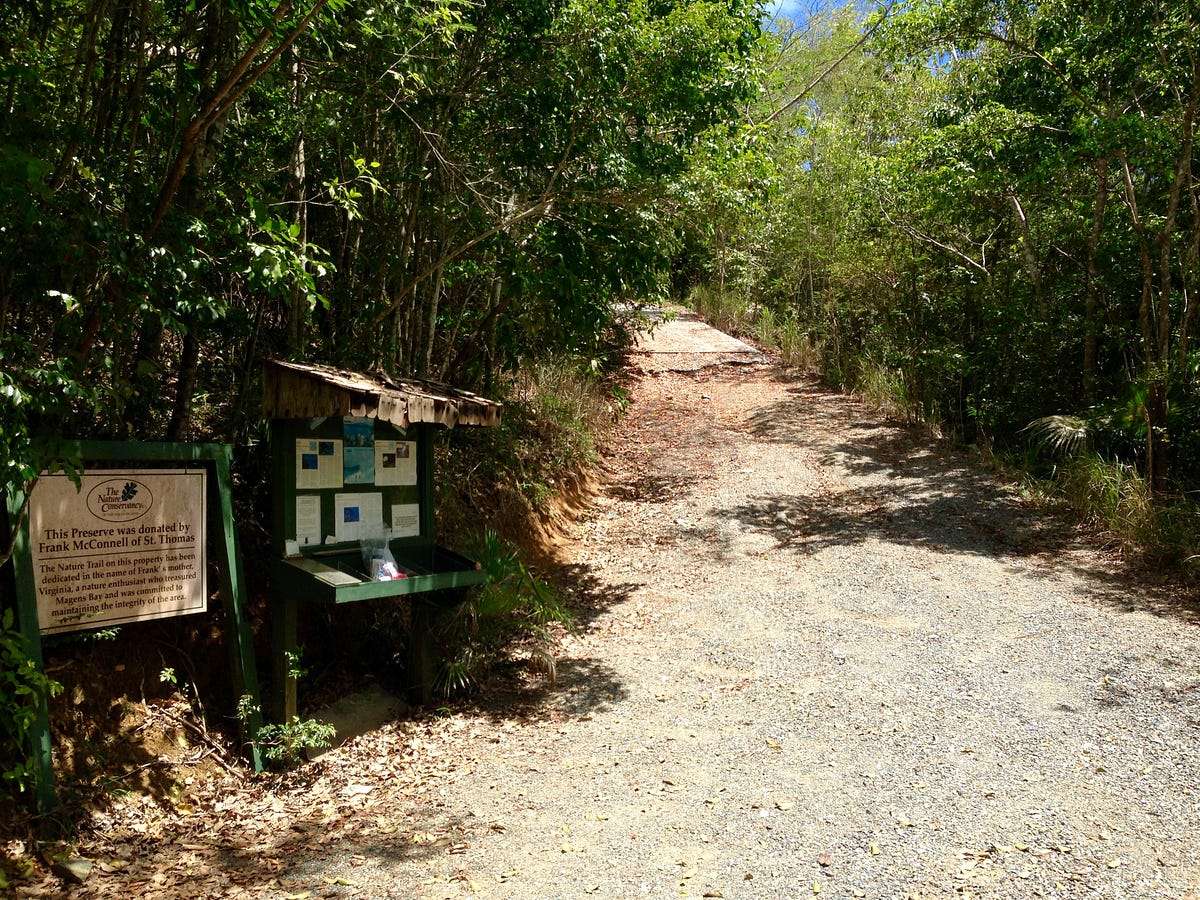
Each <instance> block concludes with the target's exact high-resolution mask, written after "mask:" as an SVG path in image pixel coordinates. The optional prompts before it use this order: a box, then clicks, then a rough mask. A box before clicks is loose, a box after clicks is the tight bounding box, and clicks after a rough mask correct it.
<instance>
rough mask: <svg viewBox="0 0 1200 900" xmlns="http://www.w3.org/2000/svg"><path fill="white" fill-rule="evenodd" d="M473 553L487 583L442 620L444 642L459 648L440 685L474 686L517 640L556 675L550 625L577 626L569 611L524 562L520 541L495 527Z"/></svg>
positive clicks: (444, 688)
mask: <svg viewBox="0 0 1200 900" xmlns="http://www.w3.org/2000/svg"><path fill="white" fill-rule="evenodd" d="M473 555H474V557H475V559H477V560H478V561H479V564H480V565H481V566H482V567H483V571H484V572H485V573H486V574H487V582H486V583H485V584H484V585H483V586H482V587H480V588H478V589H477V590H476V591H474V592H473V593H472V594H470V595H469V596H468V598H467V600H466V601H465V602H463V603H461V604H459V605H458V606H457V607H456V608H455V609H454V611H453V612H452V613H451V615H450V617H449V618H448V619H447V620H446V622H445V623H444V625H443V628H442V639H443V642H444V643H446V644H448V645H449V646H451V647H453V648H454V650H453V653H452V654H451V656H450V658H449V659H447V660H446V661H445V662H444V663H443V664H442V667H441V670H440V672H439V673H438V684H437V686H438V689H439V690H440V691H441V692H442V693H443V694H445V695H449V694H452V693H454V692H455V691H459V690H464V689H466V688H469V687H470V686H471V685H473V684H475V683H477V682H478V680H479V677H480V675H481V674H482V672H483V671H484V670H486V668H487V667H488V666H489V665H490V664H491V663H493V662H494V661H495V660H496V658H497V657H498V656H499V655H500V654H501V652H502V651H503V650H504V649H505V648H506V647H508V646H509V645H511V644H514V643H518V642H520V643H523V645H524V647H525V649H527V650H528V651H529V653H530V656H531V658H535V659H538V660H541V661H543V666H542V667H543V668H544V669H545V670H546V671H547V672H549V673H550V674H551V675H553V671H554V669H553V666H552V665H545V664H544V661H545V660H550V661H551V662H552V661H553V656H552V654H551V650H552V649H553V647H554V645H555V643H556V639H555V636H554V633H553V632H552V630H551V627H550V626H551V625H552V624H554V623H557V624H559V625H562V626H564V627H566V628H568V629H570V628H572V627H573V620H572V618H571V614H570V612H569V611H568V610H567V608H566V607H565V606H564V605H563V604H562V602H561V601H560V600H559V599H558V597H557V596H556V595H555V593H554V590H553V589H552V588H551V587H550V585H548V584H546V583H545V582H544V581H542V580H541V579H539V578H538V577H537V576H535V575H534V574H533V573H532V572H531V571H530V570H529V568H528V567H527V566H526V565H525V564H524V563H523V562H522V561H521V553H520V550H519V549H518V548H517V546H516V545H515V544H513V543H512V542H511V541H507V540H505V539H504V538H502V537H500V536H499V535H498V534H497V533H496V532H495V531H494V530H492V529H491V528H488V529H486V530H485V531H484V532H483V534H482V535H481V536H480V538H479V540H478V544H477V546H476V547H475V548H474V550H473Z"/></svg>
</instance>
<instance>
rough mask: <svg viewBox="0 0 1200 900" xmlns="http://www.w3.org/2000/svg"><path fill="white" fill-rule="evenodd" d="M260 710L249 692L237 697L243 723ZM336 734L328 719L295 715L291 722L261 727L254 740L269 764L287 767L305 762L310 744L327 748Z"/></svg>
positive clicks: (247, 722) (247, 721)
mask: <svg viewBox="0 0 1200 900" xmlns="http://www.w3.org/2000/svg"><path fill="white" fill-rule="evenodd" d="M261 711H262V710H261V709H260V708H259V706H258V705H257V704H256V703H255V702H254V700H253V698H251V696H250V695H249V694H243V695H242V696H241V698H240V699H239V700H238V703H237V714H238V718H240V719H241V720H242V722H243V723H244V724H247V725H248V724H249V723H250V720H251V719H252V718H254V717H255V716H257V715H259V714H260V713H261ZM336 734H337V729H336V728H334V727H333V726H332V725H330V724H329V723H328V722H322V721H320V720H319V719H301V718H300V717H299V716H292V720H291V721H290V722H284V723H282V724H268V725H263V726H262V727H260V728H259V729H258V733H257V734H256V735H255V737H254V742H255V743H256V744H258V747H259V750H260V751H261V752H262V755H263V759H265V760H266V761H267V762H268V763H271V764H272V765H274V766H276V767H279V768H288V767H291V766H294V765H298V764H299V763H300V762H302V761H303V758H304V751H305V750H307V749H308V748H309V747H314V748H320V747H328V746H329V745H330V744H331V743H332V742H333V738H334V736H335V735H336Z"/></svg>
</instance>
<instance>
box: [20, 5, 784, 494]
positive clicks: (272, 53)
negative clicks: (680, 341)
mask: <svg viewBox="0 0 1200 900" xmlns="http://www.w3.org/2000/svg"><path fill="white" fill-rule="evenodd" d="M760 31H761V25H760V14H759V10H758V9H757V7H756V6H755V5H754V4H752V3H749V2H743V0H720V2H713V0H679V2H672V0H634V2H627V0H599V2H597V0H489V2H471V0H418V2H411V3H409V2H401V3H387V4H375V5H370V4H366V3H360V2H353V0H299V2H294V0H278V2H262V0H210V2H204V0H49V2H37V0H18V2H14V3H5V4H4V5H3V7H2V9H0V97H3V103H4V115H3V116H2V117H0V209H3V210H4V212H3V216H4V219H3V224H2V226H0V358H2V359H3V361H4V364H3V367H0V394H2V395H3V396H4V402H3V405H2V406H0V453H2V454H3V459H4V462H5V481H6V483H8V484H10V485H19V484H21V483H23V482H27V481H28V479H30V478H31V477H33V476H34V475H35V474H36V472H37V471H38V470H39V468H40V467H41V466H42V465H43V463H44V462H45V459H44V458H43V457H42V455H41V454H42V453H43V451H42V450H40V449H39V444H38V438H39V436H43V435H51V436H52V435H57V434H66V435H68V436H72V437H92V438H97V437H112V438H134V439H151V438H152V439H168V440H179V439H186V438H196V437H203V438H219V439H224V440H232V441H234V442H237V441H239V440H242V439H244V438H246V437H247V435H248V434H249V433H250V432H251V431H252V430H253V429H254V428H255V427H256V425H255V423H256V420H257V416H258V413H257V402H256V400H255V396H256V395H255V390H256V378H257V372H258V360H259V359H260V358H261V357H262V356H264V355H278V356H285V357H291V358H301V359H307V360H312V361H318V362H331V363H336V364H338V365H342V366H346V367H350V368H355V367H361V368H370V367H375V366H380V367H383V368H386V369H389V370H392V371H396V372H398V373H401V374H407V375H415V376H425V377H432V378H436V379H442V380H448V381H452V382H456V383H458V384H460V385H462V386H465V387H477V386H481V385H487V384H488V383H489V382H490V381H491V380H492V379H494V377H495V376H496V374H497V373H500V372H503V371H506V370H508V369H511V368H512V367H514V366H515V365H517V364H519V363H520V361H521V360H522V359H529V358H534V359H536V358H539V357H544V356H549V355H551V354H554V353H564V354H576V355H581V356H584V357H586V356H587V355H589V354H593V355H595V354H600V353H602V352H603V350H604V347H605V346H606V341H607V339H608V338H609V337H610V333H611V330H612V329H613V327H614V325H615V323H616V313H617V310H618V307H619V305H621V304H626V303H635V304H636V303H637V302H639V301H641V300H643V299H645V298H647V297H653V296H655V294H656V292H658V291H659V290H660V286H661V285H662V284H664V283H665V282H664V280H663V276H664V274H665V273H667V272H668V271H669V267H670V259H671V249H672V245H673V237H672V234H673V232H672V229H671V223H670V221H669V210H668V208H667V207H666V206H664V204H663V203H662V202H660V201H661V199H662V197H663V196H664V195H665V194H667V193H668V192H669V187H668V185H669V184H670V183H671V182H672V180H674V179H676V178H678V176H679V175H680V173H681V172H682V171H683V170H684V168H685V166H686V165H687V163H688V157H689V153H690V151H691V150H692V148H693V146H694V144H695V142H696V141H697V139H698V138H699V137H700V136H701V135H703V134H707V133H710V132H711V131H713V130H714V129H717V130H720V129H721V128H722V127H724V126H723V124H722V123H725V122H728V121H730V120H733V119H735V118H736V113H737V111H738V110H739V109H740V108H742V107H743V106H744V105H745V104H746V103H747V102H748V100H749V97H750V94H751V92H752V90H753V84H754V81H753V78H751V77H750V71H751V69H750V61H751V53H752V51H753V50H754V48H755V46H756V42H757V40H758V39H759V36H760Z"/></svg>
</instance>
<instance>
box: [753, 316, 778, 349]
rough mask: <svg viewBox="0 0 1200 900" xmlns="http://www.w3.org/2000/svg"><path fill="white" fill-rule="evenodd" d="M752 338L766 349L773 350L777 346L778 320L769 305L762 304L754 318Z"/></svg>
mask: <svg viewBox="0 0 1200 900" xmlns="http://www.w3.org/2000/svg"><path fill="white" fill-rule="evenodd" d="M754 339H755V340H756V341H758V343H759V345H760V346H762V347H766V348H767V349H768V350H774V349H775V348H776V347H777V346H778V344H779V334H778V321H777V317H776V315H775V311H774V310H773V309H771V308H770V307H767V306H764V307H762V308H760V309H759V311H758V316H757V317H756V318H755V320H754Z"/></svg>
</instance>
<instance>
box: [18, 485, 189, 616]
mask: <svg viewBox="0 0 1200 900" xmlns="http://www.w3.org/2000/svg"><path fill="white" fill-rule="evenodd" d="M206 480H207V472H206V471H205V470H204V469H203V468H196V469H104V470H100V471H98V472H95V473H92V474H86V475H83V476H81V478H80V484H79V485H78V486H76V484H75V482H74V481H72V480H71V479H70V478H68V477H67V476H66V475H43V476H42V477H41V478H39V479H38V482H37V486H36V487H35V488H34V490H33V491H32V492H31V494H30V498H29V536H30V541H29V543H30V552H31V557H32V560H31V561H32V571H33V583H34V590H35V592H36V594H37V604H38V623H39V625H40V627H41V631H42V633H43V634H53V633H57V632H63V631H77V630H79V629H83V628H105V627H109V626H112V625H121V624H124V623H127V622H141V621H145V620H148V619H163V618H169V617H171V616H182V615H187V614H189V613H198V612H203V611H204V609H205V606H206V603H207V598H208V586H207V567H206V566H205V564H204V561H205V538H206V535H205V522H206V509H205V502H206V498H207V491H206Z"/></svg>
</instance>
